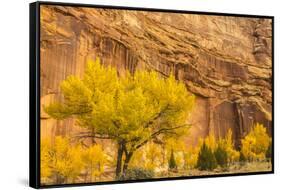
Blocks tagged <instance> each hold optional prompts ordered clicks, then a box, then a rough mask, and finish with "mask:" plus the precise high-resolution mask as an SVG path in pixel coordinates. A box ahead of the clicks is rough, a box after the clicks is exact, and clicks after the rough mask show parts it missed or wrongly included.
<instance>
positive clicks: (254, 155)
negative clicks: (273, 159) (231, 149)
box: [241, 123, 271, 161]
mask: <svg viewBox="0 0 281 190" xmlns="http://www.w3.org/2000/svg"><path fill="white" fill-rule="evenodd" d="M270 142H271V138H270V137H269V135H268V134H267V133H266V129H265V127H264V126H263V125H262V124H259V123H257V124H256V125H255V126H254V127H253V128H252V129H251V131H250V132H249V134H248V135H246V136H245V138H244V139H242V148H241V152H242V153H243V155H244V156H245V158H246V159H248V160H250V161H253V160H264V159H265V154H266V151H267V149H268V146H270Z"/></svg>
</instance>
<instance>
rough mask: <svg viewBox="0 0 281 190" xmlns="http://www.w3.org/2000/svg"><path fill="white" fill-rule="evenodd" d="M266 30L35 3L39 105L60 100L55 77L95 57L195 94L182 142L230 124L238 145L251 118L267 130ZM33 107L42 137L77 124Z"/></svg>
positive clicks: (197, 18)
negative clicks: (172, 80)
mask: <svg viewBox="0 0 281 190" xmlns="http://www.w3.org/2000/svg"><path fill="white" fill-rule="evenodd" d="M271 30H272V27H271V20H270V19H261V18H259V19H258V18H256V19H255V18H239V17H226V16H207V15H192V14H175V13H157V12H144V11H126V10H122V11H120V10H104V9H92V8H75V7H61V6H47V5H44V6H41V104H42V106H41V107H42V108H43V106H44V105H47V104H49V103H50V102H52V101H54V100H55V99H60V98H61V95H60V89H59V84H60V82H61V81H62V80H64V79H65V78H66V77H67V76H68V75H71V74H75V75H80V76H81V75H82V74H83V71H84V68H85V63H86V60H87V59H88V58H95V57H100V58H101V60H102V63H103V64H104V65H112V66H115V67H116V68H117V69H118V72H119V73H120V74H122V73H123V72H124V71H125V70H129V71H130V72H132V73H133V72H134V71H135V70H137V69H147V70H155V71H157V72H159V74H161V75H163V76H168V75H169V74H174V75H175V76H176V78H177V79H178V80H181V81H183V82H184V83H185V84H186V87H187V89H188V90H189V91H190V92H192V93H194V94H195V95H196V96H197V100H196V106H195V108H194V111H193V113H192V114H191V118H190V121H191V123H192V124H193V127H192V129H191V135H190V136H189V137H187V143H189V144H196V142H197V140H198V138H199V137H205V136H206V135H208V134H209V132H210V131H213V132H214V133H215V136H216V137H223V136H225V134H226V132H227V130H228V129H229V128H230V129H232V131H233V137H234V139H235V140H236V141H235V142H236V145H237V146H239V145H240V141H239V140H240V139H241V137H243V136H244V135H245V134H246V133H247V132H248V131H249V130H250V128H251V127H252V125H253V124H254V123H256V122H259V123H262V124H264V126H266V128H267V129H268V133H269V134H271V128H272V116H271V113H272V71H271V69H272V50H271V44H272V36H271V35H272V31H271ZM41 113H42V114H41V130H42V136H49V135H50V136H54V135H58V134H60V135H63V134H73V133H75V131H77V130H81V129H79V127H77V126H75V125H74V122H73V121H72V120H71V119H69V120H66V121H60V122H58V121H55V120H53V119H51V118H49V116H48V115H47V114H45V113H44V111H43V109H42V112H41Z"/></svg>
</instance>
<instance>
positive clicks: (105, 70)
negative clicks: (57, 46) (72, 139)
mask: <svg viewBox="0 0 281 190" xmlns="http://www.w3.org/2000/svg"><path fill="white" fill-rule="evenodd" d="M60 87H61V92H62V95H63V100H62V101H59V102H55V103H53V104H51V105H49V106H47V107H45V111H46V112H47V113H48V114H49V115H50V116H51V117H53V118H55V119H65V118H69V117H72V118H74V119H75V120H76V123H77V124H78V125H79V126H81V127H83V128H86V129H88V130H89V132H87V133H81V134H80V136H78V137H79V138H93V139H96V138H98V139H111V140H113V141H114V142H115V143H116V144H117V158H116V178H118V177H119V176H120V174H121V173H123V175H125V173H126V170H127V168H128V165H129V162H130V160H131V158H132V156H133V154H134V153H135V152H136V150H138V149H139V148H140V147H142V146H144V145H145V144H146V143H148V142H150V141H152V140H157V139H161V138H163V137H164V136H170V137H175V138H177V137H178V136H180V135H183V134H185V132H186V131H187V130H188V128H189V127H190V125H188V124H187V123H186V121H187V118H188V116H189V114H190V111H191V109H192V107H193V104H194V99H195V97H194V96H193V95H192V94H190V93H189V92H188V91H187V90H186V87H185V85H184V84H183V83H182V82H179V81H177V80H175V78H174V77H173V76H172V75H171V76H169V77H168V78H163V77H161V76H159V75H158V73H156V72H148V71H137V72H135V73H134V74H133V75H132V74H130V73H129V72H127V73H125V74H123V75H121V76H119V75H118V73H117V70H116V69H115V68H112V67H104V66H102V65H101V64H100V61H99V59H97V60H96V61H88V64H87V67H86V70H85V73H84V76H83V77H82V78H81V79H80V78H79V77H77V76H69V77H68V78H67V79H66V80H64V81H62V83H61V86H60ZM123 158H124V159H123Z"/></svg>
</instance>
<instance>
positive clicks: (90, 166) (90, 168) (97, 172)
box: [83, 145, 107, 181]
mask: <svg viewBox="0 0 281 190" xmlns="http://www.w3.org/2000/svg"><path fill="white" fill-rule="evenodd" d="M106 161H107V160H106V154H105V153H104V151H103V150H102V147H101V146H100V145H93V146H91V147H90V148H88V149H86V150H85V151H84V154H83V162H84V165H85V170H86V171H87V173H89V174H90V177H91V179H90V181H93V180H96V178H97V177H100V176H101V175H102V173H103V172H104V166H105V164H106Z"/></svg>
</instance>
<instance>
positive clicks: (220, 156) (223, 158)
mask: <svg viewBox="0 0 281 190" xmlns="http://www.w3.org/2000/svg"><path fill="white" fill-rule="evenodd" d="M214 155H215V158H216V161H217V164H218V165H219V166H220V167H222V168H225V167H227V159H228V157H227V152H226V150H225V149H224V148H223V147H222V145H220V144H219V145H218V147H217V148H216V150H215V152H214Z"/></svg>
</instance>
